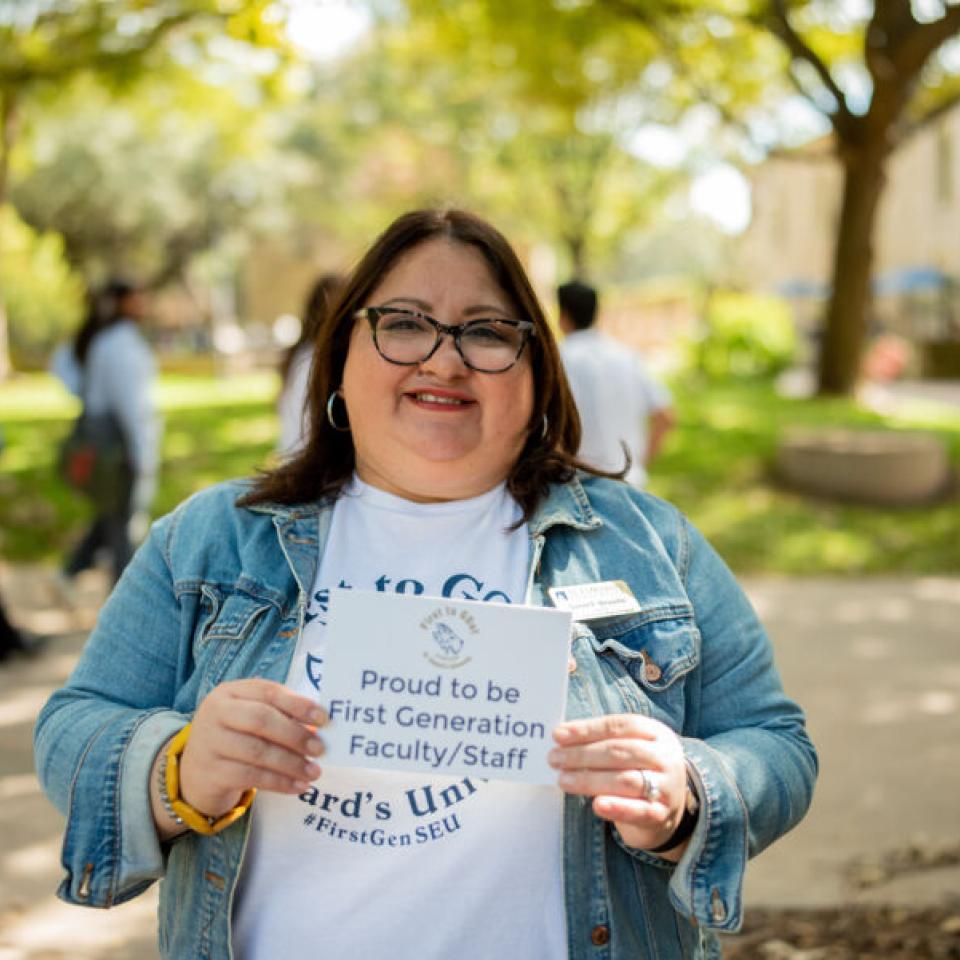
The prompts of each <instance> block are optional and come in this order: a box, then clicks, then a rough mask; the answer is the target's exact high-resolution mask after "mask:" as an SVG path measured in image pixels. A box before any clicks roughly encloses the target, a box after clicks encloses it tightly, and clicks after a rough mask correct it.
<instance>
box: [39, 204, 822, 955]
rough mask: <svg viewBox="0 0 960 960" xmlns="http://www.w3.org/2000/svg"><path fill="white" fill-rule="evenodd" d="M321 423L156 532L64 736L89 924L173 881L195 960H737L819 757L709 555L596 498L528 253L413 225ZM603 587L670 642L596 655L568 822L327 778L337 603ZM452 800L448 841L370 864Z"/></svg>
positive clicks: (62, 783)
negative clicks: (329, 628)
mask: <svg viewBox="0 0 960 960" xmlns="http://www.w3.org/2000/svg"><path fill="white" fill-rule="evenodd" d="M434 318H436V319H434ZM310 412H311V432H310V437H309V440H308V442H307V444H306V445H305V447H304V448H303V449H302V450H301V451H300V453H299V454H297V455H296V456H295V457H294V458H293V459H291V460H289V461H287V462H286V463H284V464H282V465H281V466H280V467H279V468H277V469H276V470H275V471H273V472H272V473H270V474H268V475H266V476H264V477H262V478H261V479H260V480H259V481H257V482H256V483H253V484H252V485H251V484H245V485H237V484H228V485H224V486H220V487H217V488H214V489H212V490H209V491H206V492H204V493H202V494H200V495H198V496H196V497H194V498H192V499H191V500H189V501H187V503H185V504H184V505H182V506H181V507H180V508H179V509H178V510H177V511H175V512H174V513H173V514H171V515H170V516H168V517H166V518H164V519H162V520H161V521H159V522H158V523H157V524H155V525H154V527H153V530H152V532H151V536H150V538H149V539H148V541H147V543H146V544H145V546H144V547H143V548H142V549H141V550H140V552H139V553H138V555H137V557H136V558H135V560H134V562H133V563H132V564H131V566H130V568H129V569H128V571H127V573H126V575H125V576H124V578H123V580H122V581H121V583H120V585H119V586H118V587H117V589H116V590H115V592H114V594H113V595H112V597H111V598H110V600H109V601H108V603H107V604H106V606H105V608H104V610H103V612H102V613H101V617H100V621H99V623H98V625H97V628H96V630H95V631H94V633H93V635H92V636H91V639H90V641H89V644H88V646H87V649H86V650H85V652H84V655H83V657H82V659H81V661H80V663H79V664H78V666H77V668H76V670H75V672H74V674H73V676H72V677H71V679H70V680H69V682H68V684H67V686H66V687H65V688H64V689H62V690H60V691H59V692H57V693H56V694H54V696H53V697H52V698H51V700H50V702H49V703H48V704H47V705H46V707H45V708H44V710H43V712H42V714H41V716H40V720H39V722H38V726H37V734H36V741H37V763H38V770H39V772H40V777H41V779H42V781H43V783H44V786H45V788H46V790H47V791H48V793H49V794H50V796H51V797H52V798H53V799H54V801H55V802H56V803H57V804H58V806H59V807H60V809H62V810H64V811H69V815H68V824H67V832H66V839H65V843H64V854H63V862H64V865H65V866H66V868H67V878H66V880H65V881H64V884H63V886H62V888H61V896H63V897H65V898H66V899H68V900H71V901H73V902H76V903H84V904H89V905H94V906H107V905H110V904H112V903H116V902H120V901H122V900H126V899H128V898H130V897H132V896H134V895H136V894H137V893H139V892H140V891H141V890H143V889H144V888H145V887H146V886H147V885H149V884H150V883H151V882H152V881H153V880H154V879H157V878H158V877H161V876H163V877H164V883H163V885H162V887H161V921H160V944H161V950H162V952H163V953H164V955H165V956H169V957H177V958H182V957H186V956H202V957H217V958H220V957H230V956H238V957H241V958H242V960H250V958H265V957H285V956H297V955H306V954H307V953H308V952H309V953H310V954H313V955H317V956H331V957H338V956H345V955H348V951H350V952H351V953H356V955H358V956H369V957H383V956H388V955H389V956H391V957H412V956H417V957H446V956H452V955H454V954H456V955H458V956H466V957H476V958H486V957H490V956H518V957H525V958H527V957H532V958H553V957H561V956H569V957H588V956H589V957H610V958H628V957H629V958H636V957H646V956H649V957H653V956H657V957H660V958H670V957H676V958H679V957H684V958H686V957H703V956H710V955H716V953H715V945H716V941H715V938H714V936H713V933H712V932H711V931H712V929H714V928H715V929H721V930H733V929H736V927H737V926H738V925H739V923H740V919H741V900H740V897H741V894H740V890H741V883H742V879H743V872H744V868H745V861H746V859H747V857H748V855H752V854H755V853H757V852H759V851H760V850H761V849H762V848H763V847H765V846H767V845H768V844H769V843H771V842H772V841H773V840H775V839H776V838H777V837H778V836H780V835H781V834H782V833H784V832H785V831H786V830H788V829H790V827H791V826H793V825H794V824H795V823H796V822H797V821H798V820H799V819H800V818H801V817H802V815H803V813H804V812H805V810H806V808H807V805H808V804H809V801H810V795H811V791H812V785H813V781H814V778H815V775H816V758H815V754H814V751H813V748H812V746H811V744H810V742H809V740H808V739H807V737H806V734H805V732H804V729H803V717H802V714H801V712H800V710H799V709H798V708H797V707H796V706H795V705H794V704H793V703H791V702H790V701H789V700H787V699H786V698H785V696H784V694H783V691H782V689H781V686H780V681H779V678H778V675H777V672H776V669H775V667H774V665H773V661H772V656H771V651H770V647H769V644H768V643H767V640H766V638H765V636H764V634H763V631H762V628H761V627H760V625H759V624H758V622H757V620H756V618H755V616H754V614H753V612H752V610H751V608H750V606H749V604H748V603H747V601H746V599H745V598H744V596H743V594H742V593H741V591H740V590H739V589H738V587H737V586H736V584H735V582H734V580H733V578H732V576H731V574H730V573H729V571H728V570H727V569H726V567H725V566H724V565H723V563H722V561H721V560H720V559H719V558H718V557H717V555H716V554H715V553H714V552H713V551H712V550H711V549H710V548H709V546H707V544H706V543H705V542H704V540H703V539H702V537H700V536H699V535H698V534H697V533H696V532H695V531H694V530H693V529H692V528H691V527H690V526H689V524H688V523H687V522H686V521H685V520H684V518H683V517H682V516H681V515H680V514H678V512H677V511H676V510H674V509H673V508H671V507H669V506H668V505H666V504H664V503H662V502H661V501H658V500H656V499H655V498H653V497H651V496H649V495H646V494H643V493H639V492H636V491H634V490H632V489H630V488H629V487H628V486H627V485H626V484H623V483H620V482H617V481H615V480H610V479H606V478H603V477H599V476H596V475H591V474H590V473H589V472H580V473H579V474H578V472H577V470H576V466H577V464H576V461H575V460H574V457H573V451H575V450H576V449H577V445H578V441H579V436H578V433H579V425H578V420H577V415H576V410H575V408H574V406H573V403H572V401H571V399H570V393H569V390H568V388H567V385H566V382H565V380H564V379H563V375H562V372H561V367H560V362H559V359H558V355H557V350H556V346H555V344H554V342H553V338H552V336H551V334H550V331H549V328H548V326H547V323H546V321H545V319H544V316H543V313H542V311H541V309H540V307H539V305H538V303H537V300H536V297H535V295H534V293H533V291H532V289H531V287H530V285H529V282H528V281H527V279H526V277H525V275H524V273H523V270H522V267H521V266H520V264H519V261H518V260H517V258H516V256H515V254H514V253H513V251H512V250H511V248H510V247H509V245H508V244H507V242H506V241H505V240H504V239H503V237H502V236H501V235H500V234H499V233H497V232H496V231H495V230H494V229H493V228H492V227H490V226H489V225H488V224H486V223H485V222H484V221H482V220H480V219H478V218H476V217H474V216H472V215H469V214H466V213H463V212H459V211H449V210H448V211H421V212H416V213H411V214H408V215H406V216H403V217H401V218H399V219H398V220H397V221H396V222H395V223H394V224H392V225H391V226H390V227H389V228H388V229H387V231H386V232H385V233H384V234H383V235H382V236H381V237H380V238H379V239H378V240H377V241H376V243H375V244H374V245H373V247H372V248H371V250H370V251H369V252H368V253H367V255H366V256H365V257H364V259H363V260H362V262H361V263H360V265H359V266H358V267H357V269H356V270H355V272H354V273H353V275H352V276H351V277H350V278H349V279H348V280H347V282H346V284H345V287H344V289H343V291H342V292H341V295H340V297H339V299H338V302H337V303H336V304H335V306H334V308H333V309H332V311H331V313H330V316H329V318H328V321H327V323H326V324H325V326H324V328H323V330H322V332H321V334H320V336H319V338H318V340H317V346H316V353H315V356H314V366H313V373H312V380H311V389H310ZM238 498H239V499H238ZM454 573H455V574H456V575H454ZM603 580H624V581H625V582H626V583H627V584H628V585H629V587H630V589H631V590H632V591H633V593H634V595H635V596H636V597H637V599H638V600H639V602H640V612H639V613H634V614H631V615H629V616H623V617H613V618H608V619H607V620H604V621H592V623H593V627H590V626H588V625H587V624H585V623H576V624H575V629H574V632H573V636H572V648H571V666H570V669H571V673H570V684H569V696H568V707H567V716H568V718H569V719H568V720H567V721H566V722H564V723H562V724H560V725H559V726H558V727H557V729H556V731H555V734H554V737H555V740H556V747H555V748H554V750H553V751H552V753H551V762H552V764H553V765H554V766H555V767H556V768H557V770H558V781H559V785H560V786H561V788H562V793H561V791H558V790H555V789H554V788H552V787H533V786H518V785H508V784H504V783H498V782H496V781H478V782H472V781H469V780H468V779H463V780H461V781H458V782H457V783H451V782H450V779H449V778H448V779H447V780H444V779H443V778H433V779H431V778H428V777H425V776H420V777H415V778H411V777H410V776H408V775H401V774H397V773H390V774H388V773H377V772H374V771H361V770H343V769H330V770H321V768H320V766H319V765H318V763H317V760H318V759H321V760H322V751H323V743H322V733H323V731H322V727H323V725H324V723H325V721H326V715H325V714H324V712H323V710H322V709H321V708H320V707H319V706H318V705H317V700H318V698H317V691H318V690H319V691H320V697H321V699H322V698H323V696H324V694H323V690H322V670H321V671H317V670H316V669H314V668H315V667H316V665H317V664H318V663H320V664H322V660H323V653H324V623H325V620H326V611H327V608H328V605H329V598H330V594H329V590H330V588H331V587H336V586H349V587H354V588H359V589H380V590H391V591H394V590H396V591H397V592H423V593H425V594H434V595H444V594H446V595H455V596H464V593H463V592H453V593H451V590H450V585H451V584H454V583H455V584H458V585H459V587H458V590H459V589H460V588H462V585H463V584H469V585H470V587H471V593H472V595H474V596H477V597H478V598H480V599H483V598H485V597H486V598H490V599H497V600H500V601H501V602H503V601H504V600H508V601H510V602H520V603H529V604H541V605H542V604H547V603H549V599H548V593H547V591H548V589H549V588H550V587H553V586H569V585H574V584H580V583H590V582H595V581H603ZM418 587H419V589H418ZM318 674H319V675H318ZM284 684H286V685H284ZM305 692H306V693H307V694H308V695H304V693H305ZM191 720H192V725H191V726H190V727H185V725H186V724H187V723H188V722H189V721H191ZM171 769H173V770H174V771H175V775H174V776H173V777H172V778H171V776H170V770H171ZM254 788H256V789H257V790H258V791H259V793H258V794H257V796H256V800H255V802H254V803H253V804H252V809H250V808H251V797H252V795H251V790H252V789H254ZM454 803H455V804H456V814H457V816H456V824H457V826H458V829H457V830H456V831H455V832H450V833H448V834H446V835H445V836H443V837H440V838H439V839H436V840H435V841H434V840H431V842H429V843H424V844H413V845H412V846H406V847H402V846H401V847H399V848H385V847H378V846H375V845H374V844H373V843H372V842H367V841H368V838H370V837H372V836H373V832H372V831H373V828H375V827H378V826H379V827H382V826H383V825H384V824H388V825H390V826H391V829H395V830H396V831H398V832H399V831H402V830H413V829H414V828H415V827H416V826H417V825H418V824H421V823H423V822H425V821H424V820H423V818H425V817H427V816H430V815H432V813H433V812H435V811H438V810H439V809H440V808H441V806H443V805H451V804H454ZM171 814H178V815H179V817H180V819H181V820H182V821H183V823H177V820H176V818H175V817H174V816H172V815H171Z"/></svg>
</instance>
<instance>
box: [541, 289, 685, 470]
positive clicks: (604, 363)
mask: <svg viewBox="0 0 960 960" xmlns="http://www.w3.org/2000/svg"><path fill="white" fill-rule="evenodd" d="M557 301H558V304H559V308H560V317H559V320H560V329H561V330H562V331H563V333H564V334H565V337H564V340H563V343H562V344H561V345H560V356H561V358H562V359H563V366H564V369H565V371H566V374H567V379H568V380H569V381H570V389H571V390H572V391H573V397H574V400H576V403H577V409H578V410H579V412H580V422H581V426H582V428H583V434H582V438H581V441H580V450H579V457H580V459H581V460H583V461H584V462H585V463H589V464H590V465H591V466H594V467H597V468H599V469H600V470H608V471H617V470H621V469H622V468H623V464H624V446H626V450H627V452H628V453H629V456H630V467H629V470H628V471H627V474H626V477H625V478H624V479H625V480H626V481H627V482H628V483H632V484H633V485H634V486H635V487H639V488H642V487H643V486H644V485H645V484H646V482H647V468H648V467H649V466H650V464H651V463H653V460H654V458H655V457H656V456H657V454H658V453H659V451H660V447H661V446H662V444H663V440H664V438H665V437H666V435H667V433H668V432H669V431H670V429H671V428H672V427H673V425H674V414H673V409H672V401H671V397H670V392H669V391H668V390H667V388H666V387H665V386H664V385H663V384H661V383H660V382H659V381H658V380H656V379H655V378H654V377H653V376H651V374H650V372H649V371H648V370H647V367H646V364H645V363H644V362H643V358H642V357H641V356H640V355H639V354H638V353H637V352H636V351H635V350H631V349H630V348H629V347H627V346H625V345H624V344H622V343H620V342H619V341H617V340H614V339H613V338H612V337H608V336H607V335H606V334H604V333H601V332H600V331H599V330H597V329H595V327H594V323H595V321H596V319H597V291H596V290H595V289H594V288H593V287H591V286H588V285H587V284H585V283H583V282H581V281H579V280H571V281H569V282H568V283H564V284H562V285H561V286H560V287H559V288H558V289H557Z"/></svg>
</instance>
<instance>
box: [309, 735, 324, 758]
mask: <svg viewBox="0 0 960 960" xmlns="http://www.w3.org/2000/svg"><path fill="white" fill-rule="evenodd" d="M321 753H323V741H322V740H320V739H318V738H317V737H311V738H310V739H309V740H308V741H307V755H308V756H311V757H319V756H320V754H321Z"/></svg>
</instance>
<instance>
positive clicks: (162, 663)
mask: <svg viewBox="0 0 960 960" xmlns="http://www.w3.org/2000/svg"><path fill="white" fill-rule="evenodd" d="M243 489H244V487H243V486H242V485H240V484H238V483H230V484H223V485H220V486H218V487H214V488H212V489H210V490H208V491H205V492H204V493H201V494H198V495H197V496H195V497H193V498H191V499H190V500H188V501H187V502H185V503H184V504H182V505H181V506H180V507H179V508H178V509H177V510H176V511H174V512H173V513H172V514H170V515H169V516H167V517H164V518H163V519H162V520H159V521H158V522H157V523H156V524H154V527H153V529H152V531H151V535H150V537H149V539H148V540H147V542H146V543H145V544H144V546H143V547H142V548H141V549H140V551H139V552H138V553H137V555H136V557H135V558H134V560H133V562H132V563H131V565H130V566H129V567H128V569H127V571H126V573H125V574H124V576H123V578H122V580H121V581H120V583H119V584H118V586H117V587H116V589H115V590H114V592H113V594H112V595H111V597H110V599H109V600H108V601H107V603H106V605H105V606H104V608H103V610H102V612H101V615H100V619H99V621H98V623H97V627H96V629H95V630H94V632H93V634H92V635H91V637H90V640H89V642H88V644H87V647H86V649H85V651H84V653H83V656H82V657H81V659H80V662H79V663H78V665H77V667H76V669H75V671H74V673H73V675H72V676H71V678H70V680H69V681H68V683H67V685H66V686H65V687H64V688H63V689H62V690H60V691H58V692H57V693H55V694H54V695H53V697H52V698H51V699H50V701H49V702H48V703H47V705H46V706H45V707H44V709H43V711H42V713H41V715H40V718H39V721H38V724H37V729H36V751H37V768H38V772H39V775H40V778H41V781H42V782H43V785H44V788H45V789H46V791H47V793H48V794H49V796H50V797H51V798H52V799H53V801H54V802H55V803H56V804H57V806H58V807H59V808H60V810H61V811H63V812H64V813H65V815H66V817H67V826H66V834H65V839H64V845H63V865H64V867H65V868H66V871H67V874H66V879H65V880H64V882H63V884H62V886H61V888H60V891H59V892H60V895H61V897H63V898H64V899H65V900H68V901H70V902H73V903H78V904H85V905H88V906H96V907H109V906H111V905H112V904H115V903H120V902H122V901H124V900H127V899H129V898H131V897H133V896H136V895H137V894H138V893H140V892H141V891H142V890H144V889H145V888H146V887H147V886H148V885H149V884H150V883H151V882H153V881H154V880H155V879H157V878H160V877H163V878H164V883H163V884H162V885H161V900H160V904H161V906H160V949H161V952H162V953H163V954H164V956H167V957H173V958H176V960H184V958H187V957H197V958H216V960H222V958H227V957H230V956H231V955H232V948H231V909H232V901H233V895H234V890H235V887H236V882H237V878H238V875H239V872H240V866H241V861H242V859H243V854H244V849H245V845H246V838H247V831H248V829H249V818H244V819H243V820H241V821H239V822H238V823H236V824H235V825H233V826H232V827H230V828H228V829H227V830H225V831H223V832H222V833H220V834H218V835H216V836H213V837H202V836H199V835H197V834H187V835H185V836H183V837H181V838H179V839H177V840H176V841H174V842H173V843H172V844H171V845H170V846H169V848H167V847H164V846H161V844H160V843H159V842H158V840H157V836H156V832H155V828H154V826H153V821H152V819H151V814H150V805H149V800H148V794H147V789H146V787H147V779H148V775H149V770H150V768H151V765H152V763H153V760H154V757H155V755H156V753H157V751H158V750H159V749H160V747H161V745H162V744H163V743H164V742H165V741H166V740H167V738H168V737H170V736H171V735H172V734H173V733H174V732H175V731H176V730H177V729H178V728H179V727H181V726H182V725H183V724H184V723H185V722H186V721H187V720H189V719H190V717H191V715H192V714H193V712H194V710H195V709H196V707H197V705H198V704H199V702H200V701H201V700H202V699H203V697H205V696H206V695H207V694H208V693H209V692H210V690H211V689H212V688H213V687H214V686H215V685H216V684H218V683H221V682H223V681H225V680H231V679H236V678H240V677H247V676H263V677H269V678H272V679H274V680H278V681H282V680H283V679H284V678H285V676H286V674H287V668H288V664H289V661H290V658H291V656H292V653H293V650H294V647H295V643H296V638H297V635H298V632H299V630H300V628H301V625H302V622H303V615H304V609H305V602H306V598H307V596H308V594H309V591H310V589H311V586H312V584H313V580H314V575H315V573H316V569H317V563H318V558H319V553H320V550H319V547H320V545H321V544H322V543H323V542H324V541H325V538H326V536H327V533H328V530H329V524H330V517H331V503H330V502H321V503H312V504H305V505H302V506H297V507H283V506H261V507H254V508H237V507H236V506H235V500H236V498H237V496H238V495H239V494H240V493H241V492H242V491H243ZM529 529H530V538H531V552H530V571H529V581H528V597H527V600H528V602H529V603H533V604H546V603H548V602H549V600H548V597H547V592H546V591H547V588H548V587H551V586H555V585H572V584H577V583H589V582H594V581H602V580H614V579H622V580H625V581H626V582H627V583H628V584H629V585H630V587H631V589H632V590H633V593H634V594H635V595H636V597H637V598H638V600H639V601H640V605H641V609H640V611H639V612H637V613H633V614H630V615H627V616H620V617H613V618H610V619H608V620H605V621H597V620H592V621H590V623H589V625H587V624H583V623H576V624H575V626H574V636H573V641H572V642H573V648H572V649H573V655H574V657H575V659H576V665H577V668H576V670H574V671H573V672H572V674H571V676H570V684H569V696H568V704H567V715H568V717H571V718H572V717H581V716H589V715H597V714H603V713H621V712H636V713H641V714H644V715H648V716H652V717H655V718H657V719H659V720H662V721H664V722H665V723H667V724H669V725H670V726H671V727H672V728H673V729H674V730H676V731H677V732H678V733H679V734H680V736H681V737H682V738H683V743H684V748H685V750H686V756H687V759H688V762H689V764H690V766H691V768H692V772H693V775H694V779H695V782H696V788H697V792H698V793H699V795H700V799H701V804H702V808H701V814H700V819H699V823H698V825H697V828H696V831H695V832H694V834H693V837H692V839H691V842H690V843H689V846H688V847H687V849H686V851H685V853H684V855H683V858H682V859H681V860H680V862H679V864H676V865H674V864H672V863H668V862H667V861H665V860H663V859H661V858H660V857H657V856H655V855H651V854H647V853H644V852H643V851H639V850H634V849H631V848H629V847H627V846H626V845H625V844H624V843H623V842H622V841H621V840H620V837H619V835H618V834H617V832H616V831H615V830H613V829H611V827H610V826H609V824H607V823H605V822H604V821H601V820H599V819H598V818H597V817H596V816H594V814H593V812H592V810H591V807H590V803H589V801H588V800H586V799H584V798H581V797H569V796H568V797H566V799H565V808H564V820H563V830H564V884H565V903H566V912H567V930H568V942H569V950H568V956H569V957H570V958H571V960H579V958H590V960H627V958H629V960H636V958H640V957H650V958H652V957H657V958H660V960H671V958H697V957H715V956H719V948H718V946H717V941H716V938H715V936H714V933H713V931H714V930H724V931H731V930H735V929H736V928H737V927H738V926H739V924H740V921H741V913H742V905H741V886H742V881H743V875H744V869H745V866H746V861H747V858H748V857H749V856H752V855H753V854H756V853H758V852H759V851H760V850H762V849H763V848H764V847H766V846H767V845H768V844H770V843H772V842H773V841H774V840H776V839H777V838H778V837H779V836H781V835H782V834H783V833H784V832H786V831H787V830H789V829H790V828H791V827H792V826H794V824H796V823H797V822H798V821H799V820H800V818H801V817H802V816H803V814H804V812H805V811H806V809H807V807H808V805H809V803H810V798H811V793H812V789H813V783H814V780H815V778H816V771H817V760H816V755H815V752H814V749H813V746H812V745H811V743H810V741H809V739H808V738H807V735H806V733H805V730H804V722H803V714H802V713H801V711H800V709H799V708H798V707H797V706H796V705H795V704H794V703H792V702H791V701H790V700H788V699H787V698H786V697H785V695H784V693H783V690H782V687H781V684H780V679H779V676H778V674H777V671H776V668H775V666H774V663H773V658H772V653H771V649H770V645H769V643H768V641H767V638H766V636H765V634H764V631H763V628H762V627H761V625H760V624H759V622H758V621H757V618H756V616H755V614H754V613H753V610H752V609H751V607H750V605H749V603H748V601H747V600H746V598H745V597H744V595H743V593H742V592H741V590H740V588H739V587H738V585H737V584H736V582H735V581H734V579H733V576H732V575H731V573H730V572H729V570H728V569H727V567H726V566H725V565H724V563H723V561H722V560H721V559H720V558H719V557H718V556H717V554H716V553H715V552H714V551H713V549H712V548H711V547H710V546H709V545H708V544H707V543H706V541H705V540H704V539H703V537H702V536H701V535H700V534H699V533H697V531H696V530H695V529H693V528H692V527H691V526H690V524H689V523H688V522H687V521H686V519H685V518H684V517H683V516H682V515H681V514H680V513H679V512H678V511H677V510H675V509H674V508H672V507H670V506H669V505H667V504H665V503H663V502H662V501H660V500H658V499H656V498H655V497H652V496H650V495H649V494H644V493H638V492H637V491H635V490H633V489H632V488H630V487H628V486H627V485H626V484H622V483H617V482H614V481H608V480H599V479H595V478H589V479H585V480H583V481H582V482H581V481H579V480H574V481H572V482H571V483H569V484H565V485H562V486H557V487H554V488H552V489H551V490H550V492H549V496H548V497H547V498H546V499H545V500H544V501H543V502H542V503H541V505H540V507H539V508H538V509H537V511H536V514H535V516H534V517H533V518H532V520H531V522H530V525H529ZM650 664H655V665H656V667H657V668H659V669H645V668H647V667H648V666H649V665H650Z"/></svg>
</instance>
